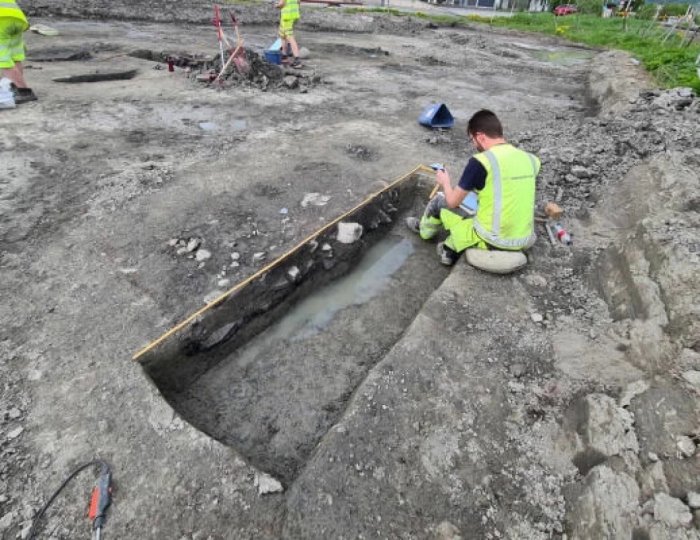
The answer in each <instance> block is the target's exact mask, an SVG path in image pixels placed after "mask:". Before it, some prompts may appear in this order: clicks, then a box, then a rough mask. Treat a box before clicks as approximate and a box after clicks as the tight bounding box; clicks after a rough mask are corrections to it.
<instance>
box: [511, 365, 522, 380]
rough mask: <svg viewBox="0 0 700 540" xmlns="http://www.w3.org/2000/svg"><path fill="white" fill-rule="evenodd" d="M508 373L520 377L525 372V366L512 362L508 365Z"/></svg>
mask: <svg viewBox="0 0 700 540" xmlns="http://www.w3.org/2000/svg"><path fill="white" fill-rule="evenodd" d="M510 373H511V374H512V375H513V377H516V378H520V377H522V376H523V374H524V373H525V366H524V365H523V364H513V365H512V366H510Z"/></svg>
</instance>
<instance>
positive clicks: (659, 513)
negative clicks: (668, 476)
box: [654, 493, 693, 528]
mask: <svg viewBox="0 0 700 540" xmlns="http://www.w3.org/2000/svg"><path fill="white" fill-rule="evenodd" d="M654 519H656V520H657V521H661V522H663V523H665V524H666V525H668V526H669V527H674V528H678V527H687V526H688V525H690V524H691V523H692V522H693V515H692V514H691V513H690V510H689V509H688V507H687V506H686V505H685V504H683V501H681V500H680V499H676V498H674V497H671V496H670V495H667V494H666V493H656V494H655V495H654Z"/></svg>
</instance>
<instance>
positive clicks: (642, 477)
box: [638, 461, 668, 498]
mask: <svg viewBox="0 0 700 540" xmlns="http://www.w3.org/2000/svg"><path fill="white" fill-rule="evenodd" d="M638 479H639V486H640V488H641V491H642V498H650V497H652V496H653V495H654V493H658V492H660V491H668V482H667V480H666V475H665V474H664V466H663V464H662V463H661V462H659V461H657V462H655V463H652V464H651V465H650V466H649V467H647V468H646V469H644V470H643V471H641V472H640V473H639V477H638Z"/></svg>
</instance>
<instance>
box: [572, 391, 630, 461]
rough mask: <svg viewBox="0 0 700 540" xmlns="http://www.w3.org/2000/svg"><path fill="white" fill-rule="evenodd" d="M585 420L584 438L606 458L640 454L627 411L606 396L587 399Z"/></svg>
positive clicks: (589, 445) (598, 395)
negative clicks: (628, 452) (623, 454)
mask: <svg viewBox="0 0 700 540" xmlns="http://www.w3.org/2000/svg"><path fill="white" fill-rule="evenodd" d="M584 401H585V406H586V421H585V423H584V426H583V429H584V432H583V436H584V440H585V442H586V443H587V446H588V447H589V448H592V449H593V450H596V451H597V452H600V453H601V454H603V455H605V456H608V457H609V456H615V455H618V454H621V453H622V452H623V451H625V450H632V451H634V452H638V451H639V444H638V442H637V436H636V434H635V432H634V429H633V427H632V426H633V424H634V420H633V418H632V415H631V414H630V413H629V411H627V410H626V409H623V408H621V407H618V405H617V403H615V400H614V399H613V398H611V397H610V396H606V395H604V394H590V395H588V396H586V398H585V400H584Z"/></svg>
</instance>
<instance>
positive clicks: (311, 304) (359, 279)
mask: <svg viewBox="0 0 700 540" xmlns="http://www.w3.org/2000/svg"><path fill="white" fill-rule="evenodd" d="M414 249H415V248H414V247H413V244H412V243H411V241H410V240H407V239H405V238H401V237H397V236H390V237H388V238H384V239H382V240H380V241H379V242H378V243H377V244H376V245H374V246H373V247H372V248H370V249H369V250H368V251H367V253H366V254H365V255H364V256H363V258H362V261H361V262H360V264H359V265H358V266H357V267H356V268H355V269H354V270H352V271H351V272H350V273H349V274H348V275H346V276H344V277H342V278H341V279H339V280H337V281H336V282H334V283H332V284H330V285H328V286H327V287H324V288H323V289H322V290H321V291H319V292H318V293H317V294H314V295H312V296H310V297H308V298H306V299H304V300H303V301H302V302H300V303H299V304H297V305H296V306H295V307H294V308H292V310H291V311H290V312H289V313H288V314H287V315H286V316H285V317H283V318H282V319H281V320H280V322H279V323H278V324H277V325H276V327H275V330H274V332H273V333H272V335H269V336H267V338H266V341H267V340H270V339H273V340H282V339H291V340H292V341H299V340H303V339H306V338H309V337H311V336H314V335H316V334H317V333H319V332H320V331H322V330H323V329H324V328H326V327H327V326H328V325H329V324H330V323H331V321H332V320H333V317H335V315H336V313H338V312H339V311H340V310H342V309H345V308H347V307H349V306H357V305H360V304H364V303H366V302H369V301H370V300H371V299H372V298H374V297H375V296H377V295H378V294H379V293H380V292H381V291H382V289H384V288H385V287H386V286H387V284H388V283H389V279H390V278H391V276H392V274H394V272H396V271H397V270H398V269H399V268H401V267H402V266H403V264H404V263H405V262H406V259H408V257H409V255H411V253H413V251H414Z"/></svg>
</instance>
